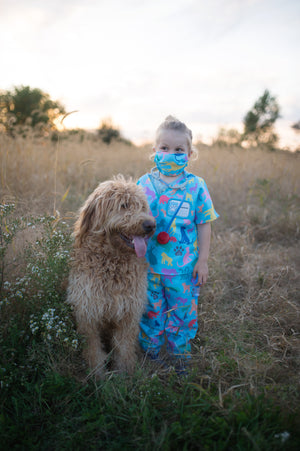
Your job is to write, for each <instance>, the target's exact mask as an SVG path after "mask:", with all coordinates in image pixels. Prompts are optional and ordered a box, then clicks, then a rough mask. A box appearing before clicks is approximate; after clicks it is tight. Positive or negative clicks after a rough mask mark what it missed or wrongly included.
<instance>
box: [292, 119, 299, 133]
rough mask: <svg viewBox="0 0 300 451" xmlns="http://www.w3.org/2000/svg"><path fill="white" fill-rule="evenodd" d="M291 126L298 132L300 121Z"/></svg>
mask: <svg viewBox="0 0 300 451" xmlns="http://www.w3.org/2000/svg"><path fill="white" fill-rule="evenodd" d="M291 127H292V128H293V129H294V130H296V131H297V132H298V131H299V130H300V121H298V122H295V124H293V125H292V126H291Z"/></svg>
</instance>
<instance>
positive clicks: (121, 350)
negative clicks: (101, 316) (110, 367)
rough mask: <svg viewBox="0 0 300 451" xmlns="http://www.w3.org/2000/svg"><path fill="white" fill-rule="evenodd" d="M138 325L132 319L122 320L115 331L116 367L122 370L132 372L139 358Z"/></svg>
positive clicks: (113, 338) (113, 342) (113, 339)
mask: <svg viewBox="0 0 300 451" xmlns="http://www.w3.org/2000/svg"><path fill="white" fill-rule="evenodd" d="M137 337H138V327H136V326H133V325H132V324H130V321H128V320H126V321H122V323H121V324H119V325H118V327H117V328H116V329H115V330H114V332H113V337H112V344H113V349H114V367H115V369H116V370H119V371H121V372H125V373H129V374H132V373H133V372H134V369H135V364H136V360H137V356H136V343H137Z"/></svg>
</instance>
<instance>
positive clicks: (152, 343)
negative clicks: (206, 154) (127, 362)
mask: <svg viewBox="0 0 300 451" xmlns="http://www.w3.org/2000/svg"><path fill="white" fill-rule="evenodd" d="M153 150H154V151H155V158H154V162H155V163H156V168H153V169H152V170H151V172H150V173H149V174H145V175H143V176H142V177H141V178H140V179H139V181H138V184H140V185H142V187H143V189H144V191H145V193H146V195H147V198H148V202H149V206H150V209H151V212H152V214H153V216H154V218H155V219H156V232H155V234H154V236H153V237H152V238H151V239H150V241H149V243H148V250H147V260H148V262H149V271H148V293H147V295H148V305H147V310H146V312H145V313H144V315H143V317H142V320H141V324H140V327H141V331H140V335H139V340H140V344H141V347H142V348H143V350H144V351H145V352H147V353H148V355H149V356H150V357H151V358H152V359H157V358H158V354H159V351H160V348H161V346H162V345H163V344H164V341H165V338H166V340H167V351H168V352H169V354H170V355H171V356H173V357H175V358H178V357H180V358H187V359H188V358H190V351H191V344H190V341H191V339H193V338H194V337H195V335H196V332H197V328H198V325H197V301H198V294H199V287H200V286H201V285H204V284H205V282H206V280H207V276H208V266H207V259H208V254H209V247H210V234H211V226H210V222H211V221H213V220H215V219H216V218H217V217H218V214H217V213H216V212H215V210H214V207H213V204H212V201H211V198H210V195H209V192H208V190H207V187H206V184H205V182H204V180H203V179H202V178H200V177H197V176H195V175H193V174H190V173H189V172H187V171H186V170H185V168H186V166H187V164H188V160H189V158H190V157H191V155H192V152H193V149H192V132H191V131H190V130H189V129H188V128H187V127H186V125H185V124H184V123H183V122H180V121H179V120H177V119H176V118H174V117H172V116H168V117H167V118H166V120H165V121H164V122H163V123H162V124H161V125H160V126H159V128H158V130H157V132H156V141H155V147H154V148H153Z"/></svg>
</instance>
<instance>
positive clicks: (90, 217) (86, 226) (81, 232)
mask: <svg viewBox="0 0 300 451" xmlns="http://www.w3.org/2000/svg"><path fill="white" fill-rule="evenodd" d="M95 214H96V201H95V199H93V200H90V202H86V203H85V204H84V206H83V207H82V209H81V210H80V214H79V218H78V219H77V221H76V223H75V226H74V236H75V246H76V247H80V246H81V245H82V242H83V239H84V237H85V235H86V234H87V233H88V231H89V230H90V229H91V228H92V227H93V224H94V221H95Z"/></svg>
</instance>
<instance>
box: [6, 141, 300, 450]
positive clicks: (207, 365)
mask: <svg viewBox="0 0 300 451" xmlns="http://www.w3.org/2000/svg"><path fill="white" fill-rule="evenodd" d="M197 148H198V158H197V159H196V160H195V161H192V162H190V165H189V170H190V171H191V172H194V173H196V174H197V175H200V176H202V177H203V178H204V179H205V180H206V182H207V185H208V187H209V190H210V193H211V195H212V198H213V200H214V204H215V208H216V210H217V212H218V213H219V214H220V218H219V219H218V220H217V221H216V222H215V223H214V225H213V237H212V246H211V256H210V265H209V266H210V277H209V282H208V283H207V284H206V286H205V287H204V288H203V289H202V292H201V295H200V298H199V333H198V336H197V338H196V340H195V342H194V346H193V352H194V364H195V368H196V373H197V376H196V380H197V384H198V385H199V386H201V387H202V389H203V390H206V389H209V387H210V386H214V387H217V392H218V403H219V405H220V406H221V407H222V406H224V405H225V404H226V399H227V398H228V397H230V396H235V394H237V393H241V392H242V393H249V394H253V395H255V396H258V395H260V394H261V393H263V394H265V395H266V396H267V397H270V398H271V399H272V400H274V401H275V403H276V404H277V405H279V406H280V408H282V409H283V411H284V412H285V413H286V414H288V413H292V414H294V415H296V411H297V408H298V405H299V401H300V397H299V382H300V381H299V372H300V303H299V288H300V287H299V271H300V252H299V226H300V202H299V198H300V177H299V174H300V161H299V158H300V156H299V154H298V153H294V154H293V153H290V152H283V151H276V152H271V151H267V150H264V149H241V148H238V147H236V148H235V147H218V146H213V147H207V146H204V145H202V144H199V145H198V146H197ZM150 153H151V146H150V145H149V146H144V147H140V148H138V147H135V146H129V145H126V144H122V143H114V144H111V145H109V146H107V145H105V144H103V143H102V142H100V141H98V140H97V139H96V137H92V136H86V137H84V138H83V139H79V137H76V136H73V137H71V138H69V139H62V140H60V141H58V142H57V143H51V142H50V140H46V139H42V138H39V139H37V138H34V137H30V136H29V137H27V138H26V139H23V138H17V139H14V140H12V139H9V138H8V137H5V136H4V135H0V158H1V197H2V203H3V202H4V203H7V202H14V203H15V205H16V210H15V214H16V215H24V214H25V215H28V214H34V215H44V214H45V213H49V214H54V215H56V217H58V215H59V218H60V219H61V220H63V219H64V220H66V221H67V222H68V223H70V224H72V223H73V221H74V218H75V216H76V211H77V209H78V208H79V206H80V205H81V204H82V202H83V200H84V199H85V198H86V197H87V195H88V194H89V193H90V192H91V191H92V190H93V189H94V188H95V186H96V185H97V183H99V182H101V181H103V180H106V179H109V178H111V177H112V176H114V175H116V174H118V173H122V174H124V175H125V176H131V177H133V178H138V177H139V176H140V175H142V174H143V173H144V172H146V171H147V170H149V169H150V168H151V167H152V165H153V164H152V162H151V161H150V159H149V155H150ZM31 233H33V232H32V231H31V232H28V231H27V233H26V232H25V234H24V235H22V234H20V236H17V237H16V239H15V242H14V243H13V244H14V245H13V246H12V247H11V249H10V250H9V251H8V253H7V257H6V258H7V259H12V258H16V259H17V258H18V255H19V254H18V253H19V252H21V248H22V247H23V245H24V239H25V238H24V236H25V237H26V239H29V240H30V239H31V238H32V237H31ZM21 266H22V265H21ZM21 266H20V268H21ZM7 267H8V268H9V262H7V263H6V265H5V268H7ZM4 271H6V269H4ZM20 271H21V269H20ZM6 276H7V278H8V279H9V278H10V276H11V274H6ZM15 276H16V274H15V273H14V277H15ZM249 449H250V448H249ZM253 449H256V448H255V447H254V448H253Z"/></svg>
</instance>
